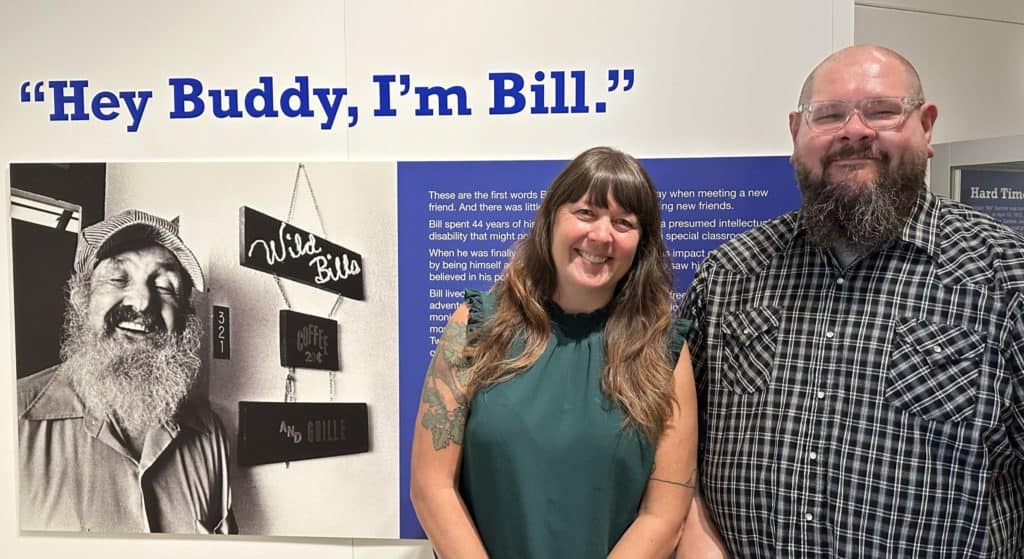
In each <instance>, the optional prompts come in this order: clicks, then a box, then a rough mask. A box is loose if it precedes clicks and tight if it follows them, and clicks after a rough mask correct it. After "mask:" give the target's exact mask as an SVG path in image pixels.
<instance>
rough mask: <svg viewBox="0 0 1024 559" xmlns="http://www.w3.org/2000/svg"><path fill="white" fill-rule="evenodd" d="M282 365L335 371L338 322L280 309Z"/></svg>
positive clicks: (337, 363)
mask: <svg viewBox="0 0 1024 559" xmlns="http://www.w3.org/2000/svg"><path fill="white" fill-rule="evenodd" d="M280 332H281V366H283V367H295V368H298V369H322V370H325V371H337V370H338V369H339V368H340V367H339V360H338V347H340V345H339V344H338V323H337V322H336V321H334V320H331V319H328V318H321V317H319V316H313V315H311V314H303V313H300V312H295V311H289V310H286V309H281V314H280Z"/></svg>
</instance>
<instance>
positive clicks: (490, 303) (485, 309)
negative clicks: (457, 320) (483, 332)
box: [463, 289, 498, 332]
mask: <svg viewBox="0 0 1024 559" xmlns="http://www.w3.org/2000/svg"><path fill="white" fill-rule="evenodd" d="M463 297H464V298H465V301H466V304H467V305H469V322H468V324H467V325H466V330H467V331H468V332H472V331H474V330H476V329H477V328H479V327H480V326H481V325H482V324H483V323H484V322H486V321H487V319H488V318H490V317H491V315H493V314H494V310H495V308H496V307H497V301H498V298H497V297H495V295H494V292H493V291H478V290H476V289H467V290H465V291H464V292H463Z"/></svg>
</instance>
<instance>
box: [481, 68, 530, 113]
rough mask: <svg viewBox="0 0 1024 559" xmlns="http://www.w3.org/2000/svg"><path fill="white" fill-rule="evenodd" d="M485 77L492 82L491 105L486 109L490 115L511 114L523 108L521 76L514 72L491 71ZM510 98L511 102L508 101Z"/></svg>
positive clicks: (524, 99)
mask: <svg viewBox="0 0 1024 559" xmlns="http://www.w3.org/2000/svg"><path fill="white" fill-rule="evenodd" d="M487 77H488V78H489V79H490V80H491V82H492V83H493V84H494V96H493V98H492V102H493V104H492V106H491V108H490V110H489V111H488V112H489V113H490V114H492V115H511V114H516V113H518V112H520V111H522V110H523V107H525V106H526V98H525V97H523V94H522V91H523V77H522V76H520V75H519V74H517V73H515V72H491V73H490V74H488V75H487ZM510 99H511V101H512V104H511V105H509V104H508V101H509V100H510Z"/></svg>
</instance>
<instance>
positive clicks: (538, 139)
mask: <svg viewBox="0 0 1024 559" xmlns="http://www.w3.org/2000/svg"><path fill="white" fill-rule="evenodd" d="M852 16H853V5H852V1H851V0H832V1H831V2H827V1H826V2H823V1H821V0H796V1H792V2H784V3H775V2H762V1H760V0H727V1H721V0H720V1H711V0H699V1H698V0H690V1H668V0H666V1H663V2H655V3H643V4H637V5H630V4H623V3H622V2H618V1H612V0H589V1H584V0H574V1H562V2H555V3H552V2H547V1H541V0H526V1H524V2H518V3H507V2H504V3H486V4H484V3H471V2H456V1H454V0H439V1H436V2H416V1H412V0H406V1H399V0H382V1H378V2H354V1H348V2H336V1H331V2H328V1H323V2H306V3H282V2H271V1H262V2H213V3H211V2H202V1H198V0H189V1H184V2H174V3H147V4H144V5H143V4H140V3H137V2H127V1H124V0H106V1H104V2H96V3H80V2H74V1H71V0H46V1H40V2H35V3H27V2H26V3H12V2H9V3H4V4H3V5H2V7H0V36H3V37H4V38H5V40H6V44H8V45H9V46H10V48H9V52H8V54H7V56H5V58H4V63H3V65H2V66H0V92H3V95H0V118H2V122H4V127H5V134H3V135H2V136H0V163H3V164H6V162H8V161H186V160H188V161H192V160H202V161H223V160H243V161H264V160H271V161H284V162H287V164H284V165H281V166H280V167H279V166H275V165H271V166H268V167H266V174H267V180H271V177H272V176H276V175H278V174H280V175H285V174H287V173H284V169H293V167H292V165H294V162H296V161H300V160H301V161H307V162H311V161H345V160H383V161H394V160H402V159H482V158H495V159H506V158H524V157H528V158H542V157H543V158H567V157H571V156H572V155H574V154H576V153H578V152H579V151H581V150H582V149H583V148H585V147H587V146H591V145H595V144H600V143H610V144H613V145H616V146H618V147H621V148H623V149H625V150H627V151H630V152H632V153H634V154H635V155H638V156H642V157H654V156H670V155H671V156H680V155H731V154H744V155H754V154H785V153H788V152H789V151H790V140H789V136H788V132H787V130H786V126H785V115H786V113H787V112H788V111H789V110H790V109H791V108H792V106H793V104H794V103H795V99H796V95H797V90H798V88H799V84H800V83H801V81H802V80H803V77H804V75H805V74H806V72H807V71H808V70H809V69H810V68H811V67H812V66H813V65H814V64H815V63H816V62H817V61H818V60H820V59H821V58H823V57H824V56H826V55H827V54H828V53H829V52H831V51H832V50H833V49H834V48H836V47H839V46H844V45H846V44H848V43H850V42H851V40H852V38H853V32H852ZM611 68H633V69H635V70H636V76H637V77H636V83H635V85H634V89H633V90H632V91H630V92H615V93H611V92H608V91H607V89H608V83H607V82H606V80H605V79H604V73H605V72H606V71H607V70H608V69H611ZM553 69H565V70H573V69H585V70H586V71H587V73H588V78H589V82H588V88H587V93H588V97H589V98H590V99H592V100H593V99H598V98H604V99H606V100H607V102H608V107H609V109H608V112H607V113H605V114H602V115H597V114H588V115H543V116H541V115H528V114H521V115H517V116H515V117H493V116H489V115H487V114H486V108H487V104H488V103H487V101H486V98H487V96H488V93H489V83H488V82H487V79H486V75H487V72H490V71H517V72H520V73H522V74H525V75H527V76H529V75H531V74H532V72H533V71H535V70H546V71H549V70H553ZM382 72H393V73H409V74H410V75H413V76H415V77H416V78H417V79H418V80H423V82H422V83H430V84H434V85H452V84H461V85H464V86H465V87H466V88H467V90H468V91H469V93H470V95H471V98H472V99H474V100H475V101H474V105H473V106H474V114H473V115H472V116H470V117H438V118H425V117H411V116H409V112H410V111H411V109H410V107H409V106H408V103H409V102H408V100H403V101H402V103H403V105H402V107H401V108H402V110H403V114H402V115H401V116H399V117H395V118H393V119H387V118H377V119H374V118H370V117H369V116H368V114H369V110H370V104H371V100H372V93H373V90H372V87H371V86H372V84H371V83H370V82H369V81H368V78H369V76H370V75H372V74H374V73H382ZM298 74H303V75H309V76H310V80H311V82H314V83H313V86H314V87H315V86H331V87H339V86H348V87H350V88H351V90H352V91H351V96H352V99H353V102H355V103H358V104H359V105H360V106H361V108H362V110H363V112H362V119H361V121H360V124H358V125H357V127H355V128H351V129H349V128H344V127H340V126H339V127H336V128H335V129H334V130H329V131H323V130H320V129H319V128H318V126H317V123H316V120H315V119H313V120H288V119H275V120H266V119H263V120H257V119H242V120H214V119H210V118H207V119H203V120H170V119H168V118H167V113H168V111H169V108H170V105H169V99H168V95H167V89H168V88H167V80H168V78H169V77H172V76H182V75H185V76H195V77H197V78H200V79H202V80H203V82H204V84H206V85H207V86H208V87H223V86H242V87H250V86H253V85H255V84H256V77H257V76H260V75H270V76H274V77H275V78H277V79H278V80H281V81H279V84H280V83H282V82H285V86H287V83H286V82H287V81H288V80H290V79H291V77H293V76H295V75H298ZM58 79H88V80H90V88H93V89H100V88H102V89H114V90H117V89H150V90H153V91H154V98H153V100H152V101H151V103H152V105H151V107H150V108H149V109H148V111H147V113H146V115H145V117H144V120H143V122H142V126H141V127H140V129H139V131H138V132H136V133H127V132H126V131H125V124H124V122H123V121H111V122H103V121H97V120H95V119H92V120H89V121H87V122H49V121H48V120H47V116H46V115H47V113H48V107H47V105H46V104H45V103H21V102H19V101H18V93H19V92H20V90H21V87H22V83H23V82H26V81H28V82H31V83H35V82H37V81H45V80H58ZM168 169H173V167H168ZM189 169H190V170H189V172H194V171H193V170H192V169H193V168H189ZM213 169H215V170H214V171H211V172H210V175H212V176H215V177H221V173H224V176H223V177H221V178H223V180H225V181H226V182H225V184H229V183H230V184H234V183H233V182H232V181H234V180H236V178H237V177H234V176H232V175H231V173H230V172H227V171H224V168H223V167H214V168H213ZM313 169H314V167H313V166H312V164H311V166H310V170H311V175H312V176H313V178H314V185H315V186H316V185H318V184H322V183H321V182H320V181H322V180H324V179H321V178H319V177H317V176H316V173H313ZM346 169H347V167H346ZM172 172H173V173H177V172H178V171H170V170H169V171H168V173H172ZM317 172H320V171H317ZM323 172H324V175H322V176H326V175H328V174H330V173H331V172H333V171H329V170H325V171H323ZM339 173H341V174H342V175H343V174H344V173H343V172H341V171H339ZM159 175H160V173H153V172H151V171H150V168H148V167H145V166H121V167H117V168H114V169H112V171H111V179H112V186H113V188H112V190H111V193H110V199H109V201H108V202H109V204H110V206H111V207H110V209H111V210H116V209H118V208H120V207H122V206H124V205H128V204H135V202H136V201H137V200H139V199H143V200H145V201H146V202H147V203H149V204H152V205H155V206H158V207H161V208H164V207H166V208H167V210H168V211H171V208H170V206H171V205H175V206H181V207H183V208H184V213H187V214H189V215H193V216H196V218H197V219H200V218H202V217H203V216H204V215H205V214H204V212H205V211H206V208H205V206H204V204H203V203H202V202H201V201H200V200H199V199H198V197H195V198H193V199H185V198H187V197H183V196H180V194H181V193H180V192H177V191H176V190H175V189H174V188H173V187H174V186H175V185H178V184H183V183H182V182H181V181H183V180H185V179H187V177H180V176H179V177H172V176H170V175H169V176H168V177H161V176H159ZM243 178H249V179H254V178H255V177H253V176H251V175H246V177H243ZM174 179H177V180H174ZM290 180H291V179H290V177H289V178H288V179H286V180H285V179H275V180H273V181H272V182H273V183H274V184H277V183H278V181H282V182H284V183H285V185H284V187H282V188H281V191H282V192H283V191H284V190H285V189H286V188H285V187H287V186H289V185H290ZM341 180H342V181H344V180H348V179H345V178H342V179H341ZM136 181H138V182H136ZM8 182H9V180H8ZM129 184H132V185H135V184H146V185H149V186H148V188H146V189H145V192H136V191H135V190H133V189H132V187H129V186H128V185H129ZM158 185H166V186H168V189H167V190H166V191H159V189H158ZM8 186H9V185H8ZM230 192H231V191H228V193H224V192H216V189H210V192H209V193H208V195H209V196H217V197H218V198H217V200H218V201H219V202H223V203H229V202H230V203H234V199H231V200H227V199H221V198H220V197H225V196H227V197H230V196H229V194H230ZM318 193H319V190H318ZM247 196H248V193H247ZM260 196H261V197H260V199H261V200H263V199H264V198H262V195H260ZM283 196H284V195H283V194H282V197H283ZM135 197H139V198H137V199H135V200H129V198H135ZM175 199H178V201H177V203H173V204H172V202H174V200H175ZM277 199H278V198H277V197H276V196H275V197H273V198H271V197H269V196H268V197H267V198H266V202H267V203H268V204H269V203H271V201H272V200H277ZM0 208H2V209H0V238H2V239H4V242H2V243H0V263H2V266H0V289H2V291H0V294H2V295H0V316H6V317H10V316H11V309H12V305H11V301H10V297H11V286H10V283H11V282H10V277H11V276H10V262H11V255H10V247H9V243H8V242H7V239H9V238H10V225H9V215H8V213H7V212H8V208H7V204H0ZM175 213H182V210H178V211H175ZM189 219H191V218H189ZM328 225H329V226H331V223H330V222H329V224H328ZM339 227H340V226H339ZM183 228H184V229H183V231H187V224H185V225H183ZM205 233H206V234H209V235H217V234H221V232H220V231H219V230H212V229H210V230H206V231H205ZM338 234H339V236H347V234H348V233H347V232H346V231H343V230H339V232H338ZM188 235H191V233H188ZM384 238H386V237H384V236H381V237H380V239H384ZM190 241H192V242H193V243H194V244H195V245H196V246H197V250H199V251H202V252H204V253H205V254H206V258H208V262H209V267H210V270H211V272H212V276H213V278H214V279H218V278H227V280H228V281H230V282H236V281H237V282H238V283H237V285H239V286H242V285H244V286H246V287H245V289H246V290H250V291H246V292H244V293H239V294H238V295H237V296H238V297H240V299H238V301H242V304H248V303H249V302H250V301H252V300H255V299H258V298H260V297H264V296H265V297H270V298H274V297H276V296H277V295H276V293H275V292H273V291H272V290H270V291H268V290H267V289H266V288H267V287H268V284H267V278H265V277H257V278H254V277H253V276H254V275H257V276H258V275H259V274H256V273H255V272H251V271H248V270H241V269H237V270H232V269H230V268H232V266H234V264H233V260H232V258H231V257H230V256H229V255H227V254H226V253H225V252H224V251H225V250H226V249H224V248H223V247H222V246H221V245H220V244H218V243H217V242H215V241H214V240H212V239H209V238H204V237H203V236H197V237H192V238H191V239H190ZM366 242H367V243H368V244H372V243H373V239H372V238H371V237H367V241H366ZM341 244H344V243H341ZM392 248H393V247H392ZM365 250H366V251H367V252H373V251H375V250H376V251H380V254H385V253H386V250H385V248H384V247H382V246H377V247H373V246H369V247H367V248H366V249H365ZM379 269H381V270H382V274H385V275H382V276H381V278H380V280H379V281H380V282H381V285H380V286H378V287H386V282H387V281H389V280H387V279H384V278H385V277H386V274H387V273H390V272H388V271H387V267H386V266H384V267H382V268H379ZM235 274H237V277H235V276H234V275H235ZM242 276H246V278H245V280H244V282H243V279H242ZM375 281H376V280H375ZM232 285H233V286H234V285H236V284H235V283H232ZM271 287H272V286H271ZM212 288H213V290H212V291H211V294H210V298H211V300H212V301H213V302H216V298H217V297H219V296H221V294H222V293H223V292H221V293H218V290H217V284H216V282H212ZM235 296H236V295H231V296H230V297H232V303H231V304H232V308H233V309H234V308H237V307H238V303H236V302H234V301H235V299H233V297H235ZM275 302H276V300H275ZM319 303H320V301H319V300H317V301H316V302H314V301H309V304H310V305H314V304H319ZM352 307H356V305H348V304H347V303H346V304H345V305H344V306H343V310H342V313H343V314H344V313H347V312H349V311H350V310H351V309H352ZM360 320H365V317H363V318H361V319H360ZM11 325H12V319H10V318H8V319H7V320H6V321H2V326H0V355H3V356H5V357H6V358H7V363H8V364H9V369H10V370H11V371H13V358H12V356H11V347H12V345H11V343H10V336H11V334H10V332H11ZM344 337H345V334H343V339H344ZM250 350H251V351H252V352H253V354H252V360H253V361H252V365H253V367H254V368H258V367H260V365H261V363H263V362H267V363H273V360H271V358H270V357H269V356H267V355H265V351H264V352H263V353H260V352H259V351H258V350H257V348H250ZM217 368H218V365H217V364H213V365H212V371H211V373H212V375H211V376H214V375H216V374H217V373H218V371H217ZM274 368H277V367H276V366H275V367H274ZM346 374H347V373H344V374H342V375H340V377H344V379H345V381H344V382H348V380H349V379H350V378H353V377H354V375H353V377H348V376H345V375H346ZM9 379H10V380H9V381H8V384H7V385H6V388H5V389H4V390H0V418H3V417H7V418H13V417H14V415H15V412H14V402H15V399H14V375H13V374H10V375H9ZM236 380H238V381H239V382H241V383H242V388H241V390H244V391H249V392H250V393H252V394H263V393H264V391H267V392H270V391H272V390H273V391H275V392H276V391H279V390H283V387H281V386H280V385H279V381H277V380H271V381H267V382H268V383H269V385H267V386H264V385H263V384H262V382H263V381H262V380H256V379H246V378H238V379H236ZM311 382H315V381H311ZM353 382H354V384H353V385H352V386H347V385H346V387H345V390H352V391H353V393H357V392H358V393H360V395H366V397H367V398H370V397H373V398H382V399H383V400H381V401H386V400H387V397H386V395H384V394H381V393H380V392H379V391H380V390H381V387H380V386H378V385H375V384H372V383H362V381H355V380H353ZM211 389H212V390H213V395H214V400H215V402H214V403H215V405H220V406H221V407H223V405H224V404H223V403H220V404H218V403H217V399H218V390H220V389H219V388H218V387H217V385H216V384H211ZM320 390H322V387H321V389H320ZM371 395H372V396H371ZM218 411H221V412H225V410H223V409H221V410H218ZM222 415H227V416H228V417H230V416H231V415H232V414H230V413H222ZM396 415H397V414H396ZM386 421H387V419H386V418H381V423H380V424H379V425H377V426H376V427H375V429H396V428H397V427H396V426H394V425H387V424H386ZM3 424H4V425H7V428H6V429H3V430H0V453H2V454H4V455H5V456H7V459H6V460H0V502H3V503H16V502H17V497H16V495H17V492H16V487H15V479H14V477H15V476H14V472H15V471H16V470H15V469H14V466H15V463H16V456H15V454H16V453H15V451H14V449H15V445H14V440H15V437H16V430H15V427H14V422H13V421H11V422H9V423H3ZM375 436H376V435H375ZM395 436H397V435H395ZM302 467H305V466H302ZM309 467H315V466H309ZM387 467H390V466H387ZM296 468H300V466H298V463H295V464H293V465H292V470H290V471H280V470H270V469H268V470H267V471H268V472H270V471H273V472H274V473H273V474H268V475H267V479H255V478H254V479H252V480H250V481H251V482H252V483H253V484H255V485H268V487H267V488H265V489H262V490H261V491H262V492H263V494H264V495H265V496H266V498H267V499H269V500H270V501H269V503H268V504H271V505H272V504H275V503H280V502H284V501H283V500H280V498H279V496H278V495H277V494H276V492H278V491H285V488H284V486H283V485H281V484H282V480H284V479H288V480H300V481H299V483H300V484H301V478H302V476H301V475H296V474H300V471H299V470H296ZM318 473H321V474H322V472H318ZM389 475H390V474H389ZM367 479H368V478H367ZM270 485H273V488H270V487H269V486H270ZM236 490H237V489H236ZM298 491H300V492H302V493H303V494H305V495H308V496H309V498H310V499H316V498H317V497H316V495H315V488H312V487H308V486H305V487H303V486H300V487H299V488H298ZM330 505H331V503H329V502H320V503H318V505H317V508H323V507H329V506H330ZM347 505H348V503H345V502H338V503H336V510H337V511H342V510H343V509H344V508H345V507H346V506H347ZM395 506H397V503H395V502H394V501H391V502H386V503H381V504H380V505H379V506H372V507H368V508H367V509H365V510H360V511H358V512H360V513H362V514H363V515H366V516H374V515H381V516H383V515H388V514H390V512H389V511H391V510H393V508H394V507H395ZM15 508H16V507H15V506H14V505H11V504H9V505H5V506H2V507H0V547H2V548H3V549H4V550H5V555H7V556H15V557H49V556H58V555H64V554H67V555H72V554H73V555H74V556H76V557H83V558H92V557H104V558H106V557H139V556H145V557H156V558H160V557H167V558H170V557H174V558H178V557H181V556H188V555H191V556H196V557H206V556H210V555H213V554H218V555H221V556H224V557H246V558H253V559H259V558H264V557H266V558H271V557H273V558H275V559H276V558H277V557H280V556H281V555H283V554H300V555H301V556H302V557H304V558H308V559H317V558H321V557H324V558H326V557H353V558H357V557H358V558H393V559H397V558H414V557H416V558H426V557H429V556H430V554H429V552H428V551H427V548H426V546H424V545H423V544H417V543H412V542H389V541H383V540H376V541H371V540H349V539H321V538H301V539H296V538H289V539H280V538H262V537H261V538H253V537H238V538H229V539H227V540H223V539H215V540H213V539H195V538H179V537H161V538H159V539H153V538H141V537H114V536H106V537H86V536H79V535H75V536H70V537H54V536H42V535H20V534H18V533H17V511H16V510H15ZM267 510H268V514H272V513H273V511H274V508H273V507H270V508H268V509H267ZM283 512H286V513H287V514H288V515H289V516H292V517H290V518H275V517H272V516H267V517H265V518H264V519H263V520H262V521H263V522H266V526H267V527H271V526H273V527H274V528H273V531H275V532H276V531H277V530H278V529H280V530H282V531H288V532H292V531H293V530H294V532H293V533H302V528H301V524H302V519H301V518H299V517H297V516H294V515H296V514H297V513H296V512H295V511H294V510H292V509H289V508H285V510H284V511H283ZM318 522H320V520H318ZM324 522H329V520H324ZM339 530H340V528H339Z"/></svg>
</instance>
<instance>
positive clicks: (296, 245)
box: [239, 206, 364, 300]
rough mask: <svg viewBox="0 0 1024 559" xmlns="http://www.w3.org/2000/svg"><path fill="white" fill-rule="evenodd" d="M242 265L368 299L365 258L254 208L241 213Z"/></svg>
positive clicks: (344, 294) (352, 296)
mask: <svg viewBox="0 0 1024 559" xmlns="http://www.w3.org/2000/svg"><path fill="white" fill-rule="evenodd" d="M239 226H240V229H241V231H240V233H239V237H240V240H241V247H240V249H241V254H240V262H241V264H242V266H245V267H247V268H252V269H254V270H259V271H261V272H266V273H268V274H276V275H278V276H280V277H283V278H288V279H290V280H294V281H297V282H299V283H304V284H306V285H310V286H313V287H317V288H319V289H323V290H325V291H330V292H332V293H337V294H339V295H342V296H344V297H348V298H349V299H360V300H361V299H364V295H363V257H362V256H360V255H359V254H358V253H355V252H352V251H351V250H348V249H347V248H345V247H341V246H338V245H336V244H334V243H332V242H330V241H328V240H326V239H323V238H321V237H318V236H316V235H314V234H312V233H309V232H308V231H303V230H302V229H299V228H298V227H295V226H294V225H290V224H288V223H285V222H283V221H281V220H279V219H276V218H273V217H271V216H269V215H267V214H264V213H260V212H258V211H256V210H254V209H252V208H249V207H246V206H242V208H241V209H240V210H239Z"/></svg>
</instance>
